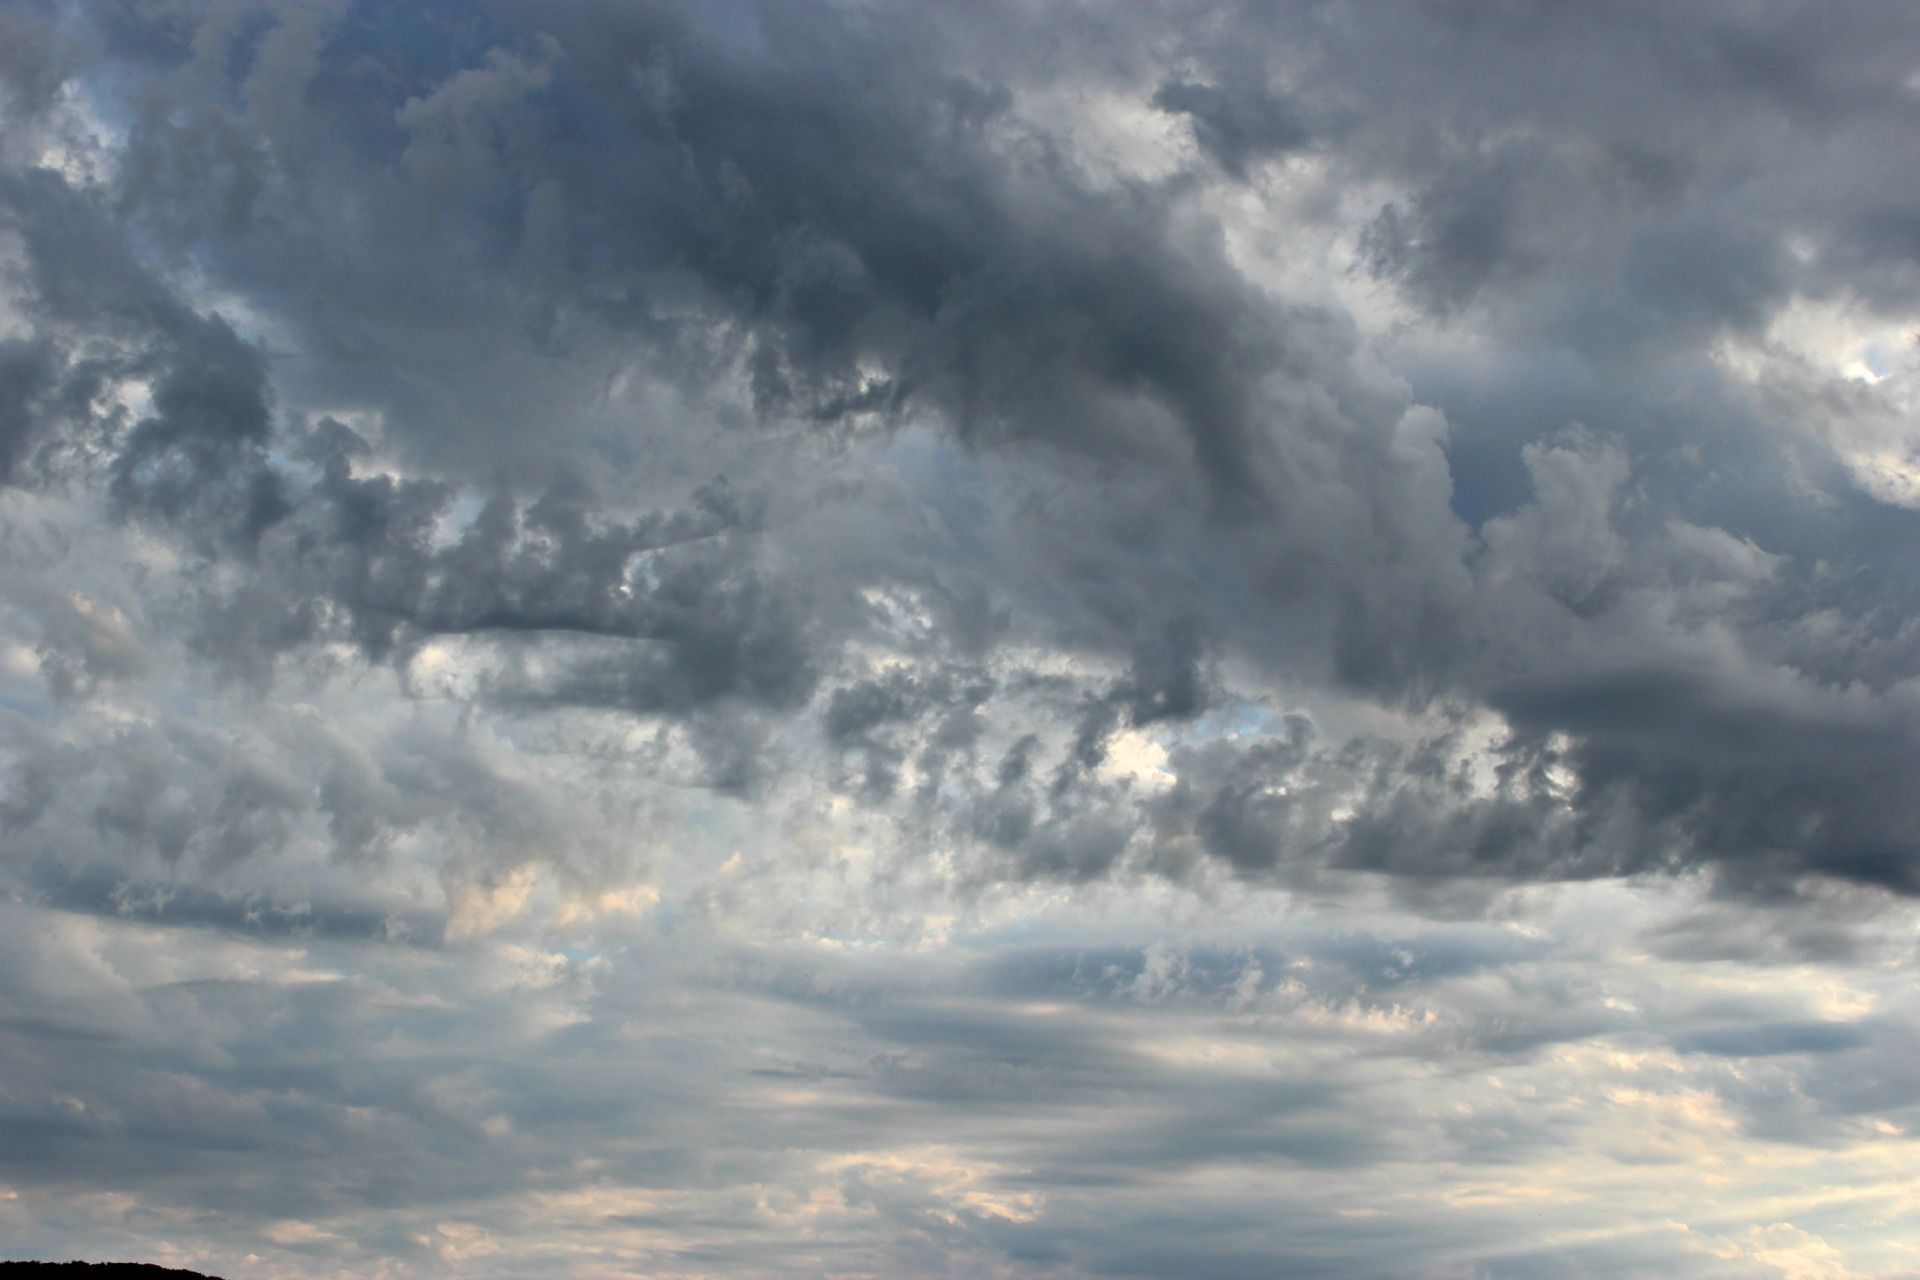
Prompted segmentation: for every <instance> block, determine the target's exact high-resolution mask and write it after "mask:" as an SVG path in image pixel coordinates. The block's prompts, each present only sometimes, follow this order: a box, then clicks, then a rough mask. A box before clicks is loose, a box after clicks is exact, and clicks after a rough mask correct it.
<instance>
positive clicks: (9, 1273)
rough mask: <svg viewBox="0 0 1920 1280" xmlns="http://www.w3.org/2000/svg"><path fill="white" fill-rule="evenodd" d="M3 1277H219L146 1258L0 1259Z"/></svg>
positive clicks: (28, 1279) (120, 1279)
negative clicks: (46, 1260)
mask: <svg viewBox="0 0 1920 1280" xmlns="http://www.w3.org/2000/svg"><path fill="white" fill-rule="evenodd" d="M0 1280H220V1277H219V1276H208V1275H202V1274H200V1272H198V1271H181V1270H179V1269H177V1268H175V1267H156V1266H153V1265H151V1264H150V1263H145V1262H0Z"/></svg>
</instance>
